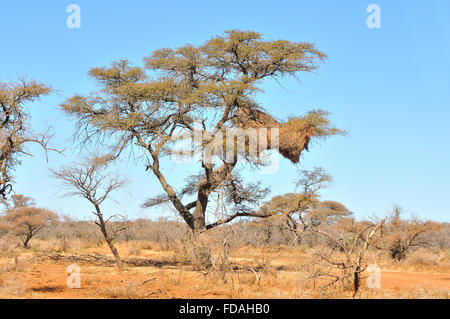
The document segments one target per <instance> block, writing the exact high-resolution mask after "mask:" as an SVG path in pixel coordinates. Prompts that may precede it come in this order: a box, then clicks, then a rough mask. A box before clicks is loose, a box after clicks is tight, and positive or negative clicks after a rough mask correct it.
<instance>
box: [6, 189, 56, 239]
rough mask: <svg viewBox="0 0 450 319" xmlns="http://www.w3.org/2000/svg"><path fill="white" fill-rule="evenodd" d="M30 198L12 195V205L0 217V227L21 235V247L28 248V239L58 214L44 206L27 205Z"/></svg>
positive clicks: (29, 202) (29, 203)
mask: <svg viewBox="0 0 450 319" xmlns="http://www.w3.org/2000/svg"><path fill="white" fill-rule="evenodd" d="M32 203H33V202H32V200H31V198H29V197H25V196H22V195H15V196H14V205H13V206H12V207H10V208H8V209H7V210H6V213H5V215H4V216H2V217H1V219H0V228H3V229H4V230H6V231H7V232H8V233H10V234H14V235H15V236H18V237H21V238H22V242H23V248H28V243H29V241H30V240H31V239H32V238H33V237H34V236H35V235H36V234H37V233H38V232H39V231H41V230H42V229H43V228H44V227H45V226H47V225H48V224H49V223H51V222H53V221H55V220H57V218H58V216H57V215H56V214H55V213H54V212H52V211H50V210H48V209H44V208H38V207H34V206H29V205H31V204H32Z"/></svg>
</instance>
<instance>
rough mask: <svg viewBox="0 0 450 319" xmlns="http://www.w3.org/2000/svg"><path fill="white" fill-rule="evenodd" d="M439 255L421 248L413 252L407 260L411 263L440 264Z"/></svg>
mask: <svg viewBox="0 0 450 319" xmlns="http://www.w3.org/2000/svg"><path fill="white" fill-rule="evenodd" d="M439 259H440V258H439V255H437V254H435V253H433V252H431V251H429V250H427V249H424V248H420V249H418V250H415V251H413V252H411V253H410V254H409V255H408V257H407V258H406V262H407V263H408V264H411V265H424V266H436V265H438V264H439Z"/></svg>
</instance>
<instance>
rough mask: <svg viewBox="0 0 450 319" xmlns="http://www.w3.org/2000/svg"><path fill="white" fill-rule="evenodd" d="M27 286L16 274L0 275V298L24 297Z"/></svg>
mask: <svg viewBox="0 0 450 319" xmlns="http://www.w3.org/2000/svg"><path fill="white" fill-rule="evenodd" d="M26 295H27V286H26V285H25V283H24V282H23V281H21V280H20V279H18V278H17V275H16V274H15V273H13V274H12V275H9V276H8V275H6V274H5V273H1V275H0V298H17V297H26Z"/></svg>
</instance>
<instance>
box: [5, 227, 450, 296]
mask: <svg viewBox="0 0 450 319" xmlns="http://www.w3.org/2000/svg"><path fill="white" fill-rule="evenodd" d="M38 244H39V248H35V250H33V249H28V250H24V249H21V248H16V249H15V251H16V256H13V255H11V254H9V253H7V252H8V251H9V250H8V249H9V248H4V249H5V250H6V251H5V252H3V254H2V256H1V257H0V297H2V298H114V299H129V298H133V299H137V298H351V292H347V291H342V290H339V289H328V290H320V289H317V287H316V288H315V287H314V286H312V285H311V283H310V282H308V280H307V277H308V272H307V266H308V265H309V264H310V259H309V255H310V254H309V252H310V249H308V248H305V247H295V248H292V247H291V248H286V247H282V246H277V247H261V248H254V247H250V246H245V247H243V246H232V245H228V244H227V241H226V240H224V238H217V237H214V236H212V238H211V237H210V238H208V237H205V238H203V239H202V245H203V247H201V246H202V245H200V246H195V245H194V244H193V242H192V241H188V240H186V241H184V242H178V244H176V245H174V246H173V247H174V248H173V250H172V251H165V250H161V249H160V247H159V245H157V244H155V243H151V242H145V241H130V242H128V243H126V242H120V243H118V244H117V247H118V249H119V252H120V253H121V254H122V255H123V256H124V257H125V259H126V260H128V261H130V263H127V265H126V267H125V269H123V270H118V269H117V268H116V267H114V264H111V263H109V262H108V263H106V259H104V260H105V263H103V261H102V260H103V259H99V260H97V261H96V262H90V261H89V260H94V259H92V258H93V257H92V256H94V257H95V256H104V257H108V258H110V257H111V256H109V254H110V253H109V250H108V247H107V246H106V245H102V246H100V247H92V246H91V245H86V244H85V243H82V242H81V243H80V246H81V248H80V249H78V250H74V249H73V248H70V247H69V248H68V249H67V251H66V252H58V251H59V250H58V249H56V248H57V245H55V244H52V243H46V242H45V241H39V242H38ZM53 245H55V246H53ZM2 247H7V246H5V245H4V246H2ZM51 247H54V249H53V250H52V251H51V252H50V251H49V250H47V249H49V248H51ZM200 248H201V249H203V250H201V249H200ZM199 249H200V250H199ZM44 253H46V254H50V255H55V256H56V255H58V256H64V258H56V259H52V258H46V259H45V258H44V259H43V258H36V257H37V256H38V255H42V254H44ZM428 253H429V252H428ZM71 256H72V257H71ZM77 256H78V257H77ZM89 256H91V257H92V258H91V259H89V258H88V257H89ZM430 256H431V257H430ZM77 258H78V259H77ZM82 258H87V261H86V262H77V260H79V261H80V260H82ZM447 258H448V252H446V251H443V252H442V253H441V257H440V259H439V258H438V264H436V263H435V262H436V255H434V254H433V255H429V254H426V252H424V251H420V250H418V251H417V252H416V253H415V254H412V255H411V256H410V257H409V259H408V260H407V262H404V263H392V262H391V261H390V260H389V259H388V258H386V257H380V256H377V255H374V256H372V257H371V261H376V262H379V264H380V266H381V268H382V288H381V289H368V288H367V287H366V285H365V283H364V284H363V287H362V289H361V292H360V293H359V295H358V296H357V297H358V298H449V289H450V280H449V278H450V271H449V270H450V268H449V267H448V266H445V262H446V261H447ZM133 260H138V261H140V263H132V262H131V261H133ZM72 263H76V264H79V266H80V267H81V288H80V289H69V288H67V287H66V279H67V273H66V269H67V266H68V265H69V264H72ZM412 263H414V264H412Z"/></svg>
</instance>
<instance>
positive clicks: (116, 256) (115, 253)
mask: <svg viewBox="0 0 450 319" xmlns="http://www.w3.org/2000/svg"><path fill="white" fill-rule="evenodd" d="M95 210H96V212H97V217H98V220H99V223H98V226H99V227H100V230H101V232H102V234H103V237H104V238H105V241H106V243H107V244H108V247H109V249H110V250H111V252H112V254H113V256H114V259H115V261H116V265H117V267H118V268H119V269H122V260H121V259H120V255H119V252H118V251H117V249H116V247H114V244H113V243H112V238H110V237H109V235H108V231H107V230H106V223H105V221H104V219H103V214H102V213H101V211H100V207H98V205H95Z"/></svg>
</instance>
